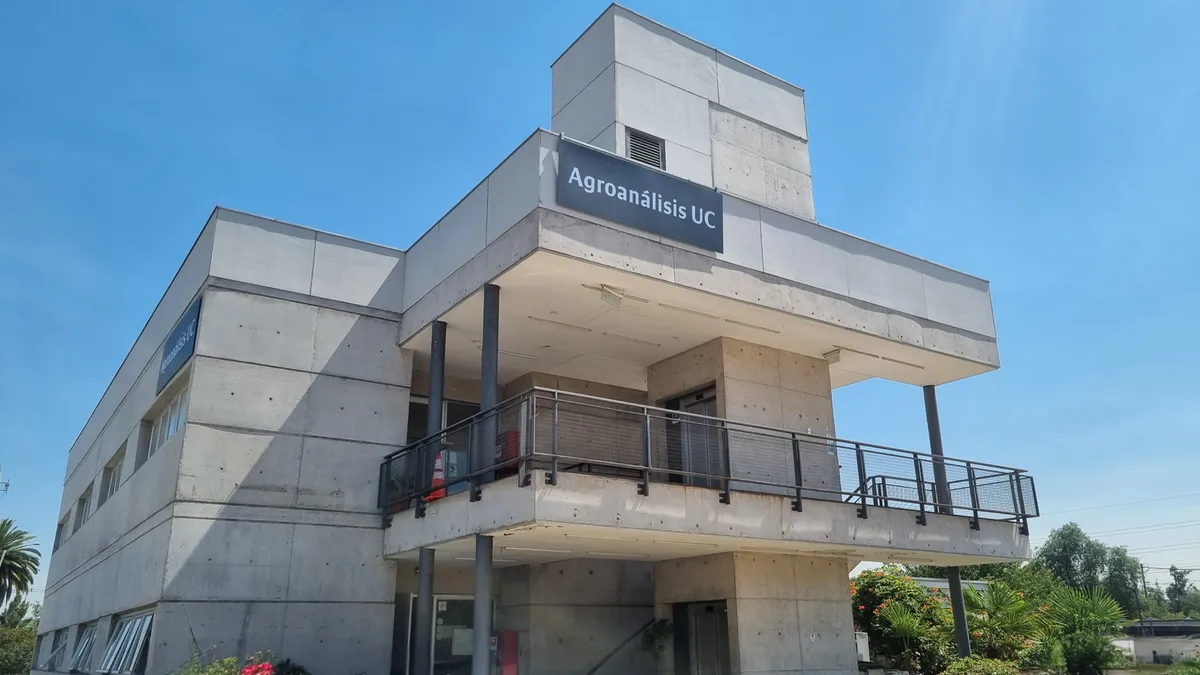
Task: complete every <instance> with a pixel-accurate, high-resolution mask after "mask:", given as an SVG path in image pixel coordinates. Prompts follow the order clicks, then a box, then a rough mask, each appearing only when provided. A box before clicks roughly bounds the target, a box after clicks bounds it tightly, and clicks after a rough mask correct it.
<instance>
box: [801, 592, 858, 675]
mask: <svg viewBox="0 0 1200 675" xmlns="http://www.w3.org/2000/svg"><path fill="white" fill-rule="evenodd" d="M797 607H798V609H799V612H798V616H799V620H800V621H799V628H800V646H801V649H802V651H803V655H804V669H805V670H806V671H808V670H840V671H843V672H853V671H854V670H855V669H856V668H857V666H858V655H857V652H856V651H855V647H854V618H853V616H852V615H851V611H850V602H849V593H847V597H845V598H843V599H841V600H840V601H833V602H830V601H823V600H807V601H802V602H799V603H797ZM814 636H815V639H814Z"/></svg>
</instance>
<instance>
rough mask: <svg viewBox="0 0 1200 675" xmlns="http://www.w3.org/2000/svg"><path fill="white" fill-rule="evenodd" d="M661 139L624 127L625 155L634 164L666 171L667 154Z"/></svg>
mask: <svg viewBox="0 0 1200 675" xmlns="http://www.w3.org/2000/svg"><path fill="white" fill-rule="evenodd" d="M664 145H665V144H664V143H663V139H661V138H655V137H654V136H651V135H650V134H644V133H642V132H640V131H638V130H636V129H630V128H629V127H625V154H626V155H627V156H628V157H629V159H632V160H633V161H635V162H641V163H642V164H649V165H650V166H652V167H654V168H656V169H663V170H666V168H667V152H666V148H665V147H664Z"/></svg>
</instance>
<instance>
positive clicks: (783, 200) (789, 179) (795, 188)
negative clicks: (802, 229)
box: [763, 160, 816, 220]
mask: <svg viewBox="0 0 1200 675" xmlns="http://www.w3.org/2000/svg"><path fill="white" fill-rule="evenodd" d="M763 172H764V173H765V174H766V193H767V199H766V202H765V204H766V206H768V207H770V208H773V209H776V210H778V211H783V212H784V213H790V214H791V215H794V216H797V217H799V218H805V219H807V220H816V214H815V211H814V208H813V192H812V176H809V175H808V174H806V173H801V172H799V171H797V170H795V169H792V168H790V167H787V166H784V165H782V164H777V163H775V162H772V161H770V160H763Z"/></svg>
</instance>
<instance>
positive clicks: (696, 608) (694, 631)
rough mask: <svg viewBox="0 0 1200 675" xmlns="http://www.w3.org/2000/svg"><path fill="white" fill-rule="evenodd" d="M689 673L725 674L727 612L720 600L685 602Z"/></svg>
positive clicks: (727, 660) (727, 642) (727, 648)
mask: <svg viewBox="0 0 1200 675" xmlns="http://www.w3.org/2000/svg"><path fill="white" fill-rule="evenodd" d="M687 612H688V622H687V623H688V651H689V652H690V654H689V656H690V659H689V662H690V666H691V668H690V675H729V672H730V671H729V613H728V612H727V611H726V609H725V603H724V601H722V602H704V603H696V604H693V605H688V608H687Z"/></svg>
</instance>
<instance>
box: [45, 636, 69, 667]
mask: <svg viewBox="0 0 1200 675" xmlns="http://www.w3.org/2000/svg"><path fill="white" fill-rule="evenodd" d="M66 651H67V629H66V628H60V629H58V630H56V631H54V640H53V642H51V643H50V656H47V657H46V660H45V661H44V662H43V663H42V667H41V668H38V670H58V667H59V666H61V665H62V660H63V654H64V653H66Z"/></svg>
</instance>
